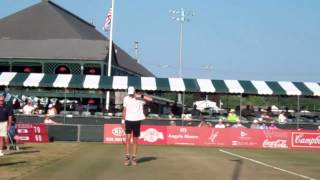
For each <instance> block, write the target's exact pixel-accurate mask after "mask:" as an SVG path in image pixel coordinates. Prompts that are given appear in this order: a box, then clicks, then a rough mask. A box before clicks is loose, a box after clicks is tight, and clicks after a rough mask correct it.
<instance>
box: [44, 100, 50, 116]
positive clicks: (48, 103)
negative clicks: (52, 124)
mask: <svg viewBox="0 0 320 180" xmlns="http://www.w3.org/2000/svg"><path fill="white" fill-rule="evenodd" d="M50 104H51V100H50V99H49V100H48V102H47V104H46V107H45V108H44V113H45V114H48V110H49V105H50Z"/></svg>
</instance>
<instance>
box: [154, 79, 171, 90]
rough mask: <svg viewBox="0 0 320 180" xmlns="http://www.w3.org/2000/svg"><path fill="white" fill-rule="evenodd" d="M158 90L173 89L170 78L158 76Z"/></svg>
mask: <svg viewBox="0 0 320 180" xmlns="http://www.w3.org/2000/svg"><path fill="white" fill-rule="evenodd" d="M156 84H157V90H160V91H171V89H170V84H169V79H168V78H156Z"/></svg>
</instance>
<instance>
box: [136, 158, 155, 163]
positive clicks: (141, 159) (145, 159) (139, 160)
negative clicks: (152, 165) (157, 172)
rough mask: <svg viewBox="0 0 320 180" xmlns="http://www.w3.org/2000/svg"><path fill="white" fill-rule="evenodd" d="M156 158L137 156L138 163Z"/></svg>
mask: <svg viewBox="0 0 320 180" xmlns="http://www.w3.org/2000/svg"><path fill="white" fill-rule="evenodd" d="M157 159H158V158H156V157H142V158H139V159H138V160H137V162H138V163H145V162H150V161H154V160H157Z"/></svg>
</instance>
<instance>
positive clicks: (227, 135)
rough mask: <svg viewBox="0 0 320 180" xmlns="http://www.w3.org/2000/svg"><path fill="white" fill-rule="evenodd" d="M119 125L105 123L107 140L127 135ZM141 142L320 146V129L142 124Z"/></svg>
mask: <svg viewBox="0 0 320 180" xmlns="http://www.w3.org/2000/svg"><path fill="white" fill-rule="evenodd" d="M123 133H124V132H123V130H122V128H121V126H120V125H118V124H114V125H111V124H110V125H105V132H104V134H105V135H104V142H105V143H111V144H117V143H123V142H124V141H125V139H122V137H124V135H123ZM139 143H140V144H158V145H187V146H215V147H241V148H272V149H289V148H304V149H320V132H319V131H304V130H300V131H292V130H281V129H269V130H261V129H247V128H226V129H216V128H210V127H188V126H152V125H142V126H141V136H140V137H139Z"/></svg>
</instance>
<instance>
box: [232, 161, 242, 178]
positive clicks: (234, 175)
mask: <svg viewBox="0 0 320 180" xmlns="http://www.w3.org/2000/svg"><path fill="white" fill-rule="evenodd" d="M231 161H233V162H235V163H236V165H235V167H234V169H233V173H232V178H231V180H238V179H239V176H240V172H241V166H242V163H243V160H242V159H234V160H231Z"/></svg>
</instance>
